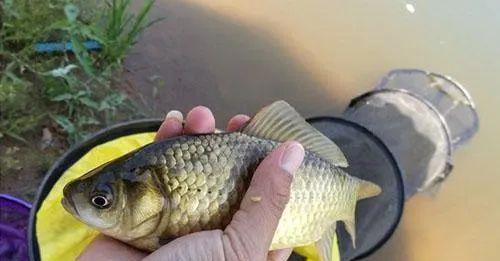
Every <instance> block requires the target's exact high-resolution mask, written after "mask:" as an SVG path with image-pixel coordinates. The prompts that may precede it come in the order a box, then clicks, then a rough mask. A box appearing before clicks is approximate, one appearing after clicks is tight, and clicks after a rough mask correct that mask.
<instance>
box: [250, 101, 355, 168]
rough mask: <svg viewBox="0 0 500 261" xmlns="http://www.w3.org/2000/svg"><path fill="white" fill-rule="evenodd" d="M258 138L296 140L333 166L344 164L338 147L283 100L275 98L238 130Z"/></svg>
mask: <svg viewBox="0 0 500 261" xmlns="http://www.w3.org/2000/svg"><path fill="white" fill-rule="evenodd" d="M241 131H242V132H243V133H245V134H248V135H252V136H255V137H259V138H264V139H269V140H274V141H278V142H285V141H289V140H295V141H298V142H300V143H301V144H302V146H304V148H306V149H307V150H309V151H312V152H314V153H316V154H318V156H319V157H321V158H323V159H325V160H327V161H329V162H331V163H332V164H333V165H335V166H340V167H347V166H348V163H347V159H346V158H345V156H344V153H342V151H341V150H340V148H339V147H338V146H337V145H336V144H335V143H334V142H333V141H331V140H330V139H329V138H328V137H326V136H325V135H323V134H322V133H321V132H319V131H318V130H317V129H315V128H314V127H313V126H311V125H310V124H309V123H307V121H306V120H305V119H304V118H303V117H302V116H300V114H299V113H298V112H297V111H296V110H295V109H294V108H293V107H292V106H290V105H289V104H288V103H286V102H285V101H276V102H274V103H272V104H271V105H268V106H266V107H264V108H263V109H262V110H260V111H259V112H258V113H257V114H256V115H255V116H254V117H253V118H252V119H251V120H250V123H248V125H246V126H245V127H244V128H243V129H242V130H241Z"/></svg>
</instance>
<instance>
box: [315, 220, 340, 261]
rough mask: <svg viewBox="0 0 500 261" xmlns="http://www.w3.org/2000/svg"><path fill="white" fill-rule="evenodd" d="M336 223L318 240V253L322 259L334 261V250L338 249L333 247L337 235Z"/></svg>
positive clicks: (322, 260)
mask: <svg viewBox="0 0 500 261" xmlns="http://www.w3.org/2000/svg"><path fill="white" fill-rule="evenodd" d="M336 224H337V222H333V224H332V225H331V226H330V227H329V228H328V229H327V230H326V231H325V233H324V234H323V236H322V237H321V239H320V240H318V241H317V242H316V249H317V250H318V255H319V258H320V260H321V261H332V260H333V259H332V257H333V253H334V252H333V251H337V249H336V248H335V249H334V247H333V245H334V242H335V240H336V239H337V237H336V232H335V231H336V227H337V226H336Z"/></svg>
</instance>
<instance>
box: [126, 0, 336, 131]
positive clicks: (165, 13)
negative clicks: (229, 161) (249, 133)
mask: <svg viewBox="0 0 500 261" xmlns="http://www.w3.org/2000/svg"><path fill="white" fill-rule="evenodd" d="M153 17H164V18H165V20H163V21H161V22H159V23H157V24H155V25H154V26H152V27H151V28H149V30H148V31H147V33H146V34H145V35H143V36H142V38H141V39H140V41H139V44H138V45H137V46H136V48H135V49H134V51H133V53H132V54H131V55H130V56H129V57H128V59H127V60H126V62H125V65H126V69H127V71H126V73H125V74H124V76H125V78H126V82H127V85H128V86H127V87H126V88H128V89H129V90H130V91H131V92H132V93H135V92H138V93H140V94H141V95H142V98H143V103H144V104H145V106H144V107H145V109H146V110H147V111H148V110H149V111H150V112H151V115H154V116H163V115H164V113H165V112H167V111H168V110H171V109H174V108H175V109H180V110H182V111H186V110H188V109H189V108H191V107H192V106H194V105H198V104H203V105H207V106H210V107H211V108H212V109H213V111H214V114H215V115H216V116H217V118H218V123H219V124H222V123H223V121H225V120H226V119H228V118H229V117H230V116H231V115H233V114H235V113H249V114H252V113H254V112H255V111H256V110H258V109H259V108H260V107H262V106H263V105H266V104H268V103H270V102H272V101H274V100H277V99H284V100H287V101H288V102H290V103H291V104H293V105H294V106H295V107H296V108H297V109H298V110H299V111H301V112H302V113H303V114H304V115H305V116H313V115H332V114H337V113H338V112H340V111H341V109H342V108H343V107H344V105H345V104H339V102H337V101H338V99H336V98H335V97H332V95H331V94H329V93H327V92H326V91H325V88H324V87H325V86H320V85H319V83H318V82H317V81H315V80H314V79H313V78H312V77H311V76H310V75H309V73H308V72H307V70H306V69H305V68H304V67H303V66H302V65H301V64H299V63H297V62H296V61H294V58H293V57H292V56H291V55H290V54H289V52H287V50H285V48H283V46H282V45H281V44H280V42H279V41H278V40H277V39H276V38H275V37H274V36H273V35H272V34H271V33H269V32H265V31H263V30H261V29H258V28H255V27H252V26H248V25H244V24H241V23H239V22H237V21H234V20H232V19H230V18H228V17H223V16H221V15H220V14H218V13H215V12H214V11H212V10H208V9H206V8H204V7H200V6H195V5H193V4H191V3H186V2H181V1H167V0H162V1H157V3H156V8H155V9H154V12H153ZM328 87H330V89H332V88H333V89H335V88H334V87H332V86H328ZM219 126H221V125H219Z"/></svg>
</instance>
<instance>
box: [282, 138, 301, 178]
mask: <svg viewBox="0 0 500 261" xmlns="http://www.w3.org/2000/svg"><path fill="white" fill-rule="evenodd" d="M303 159H304V147H302V145H300V143H298V142H291V143H289V144H288V145H286V148H285V151H284V152H283V155H282V156H281V163H280V164H281V168H282V169H283V170H285V171H286V172H288V173H289V174H290V175H293V174H294V173H295V171H297V169H298V168H299V166H300V164H302V160H303Z"/></svg>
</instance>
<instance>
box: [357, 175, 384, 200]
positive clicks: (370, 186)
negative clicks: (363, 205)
mask: <svg viewBox="0 0 500 261" xmlns="http://www.w3.org/2000/svg"><path fill="white" fill-rule="evenodd" d="M380 192H382V189H381V188H380V187H379V185H377V184H375V183H372V182H370V181H365V180H361V181H360V184H359V187H358V195H357V199H358V200H362V199H365V198H371V197H375V196H377V195H378V194H380Z"/></svg>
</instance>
